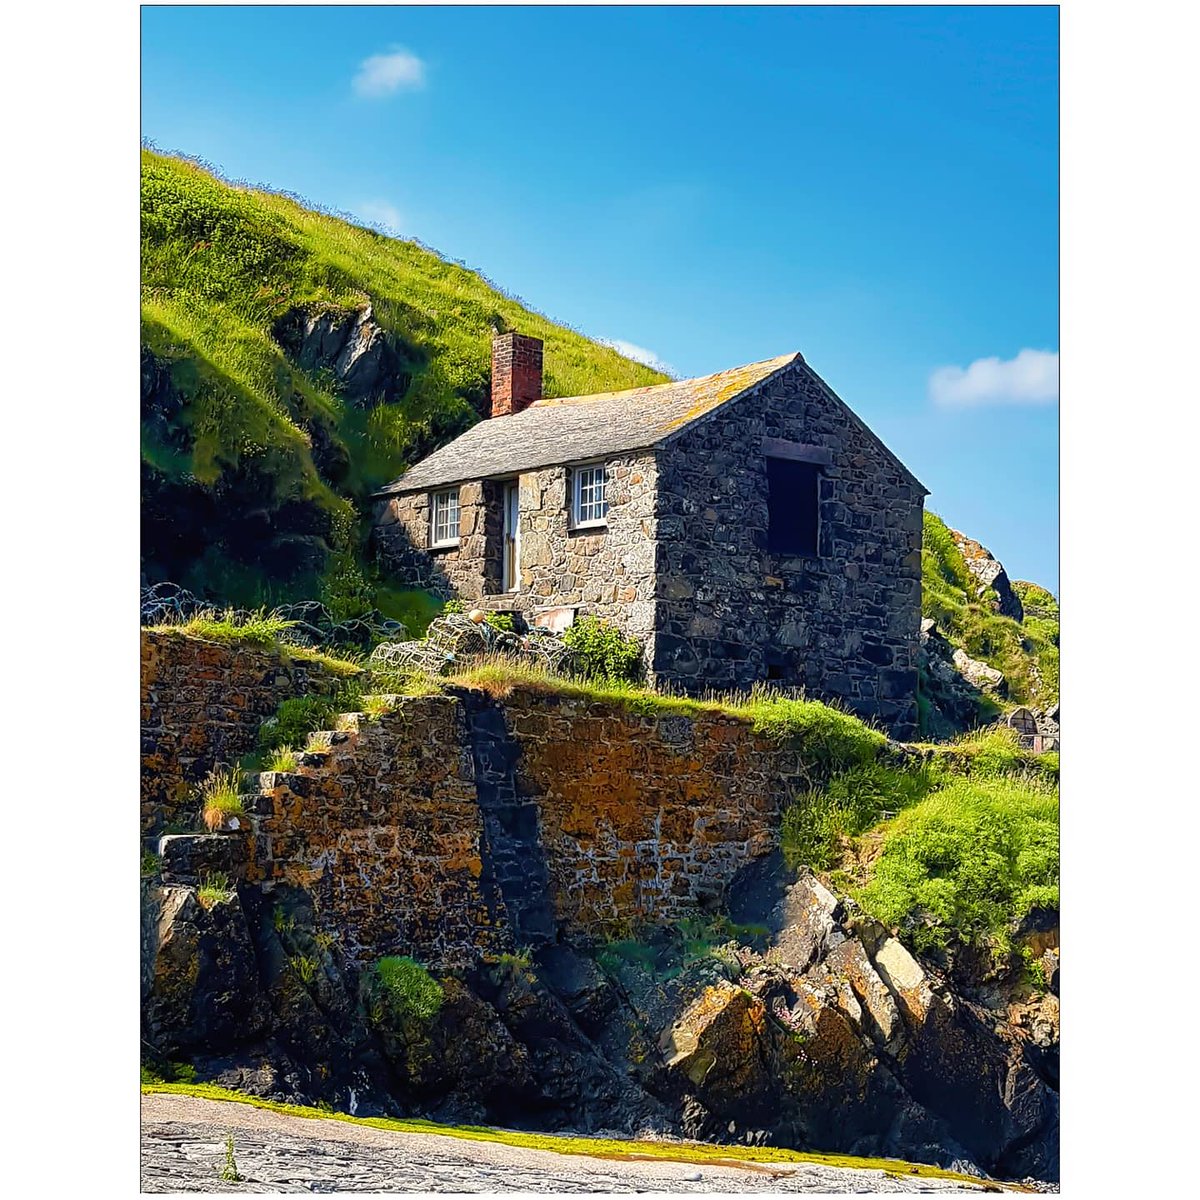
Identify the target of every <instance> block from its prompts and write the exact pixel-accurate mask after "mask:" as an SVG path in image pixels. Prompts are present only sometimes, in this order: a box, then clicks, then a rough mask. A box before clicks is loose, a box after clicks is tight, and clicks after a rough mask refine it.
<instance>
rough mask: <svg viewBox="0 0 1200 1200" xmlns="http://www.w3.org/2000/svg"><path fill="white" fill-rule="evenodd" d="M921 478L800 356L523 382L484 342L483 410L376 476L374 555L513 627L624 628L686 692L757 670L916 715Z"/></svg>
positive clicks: (509, 345)
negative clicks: (607, 382) (644, 379)
mask: <svg viewBox="0 0 1200 1200" xmlns="http://www.w3.org/2000/svg"><path fill="white" fill-rule="evenodd" d="M927 494H928V492H927V489H926V488H924V487H923V486H922V485H921V483H920V482H919V481H918V480H917V479H916V478H915V477H914V476H913V475H912V473H911V472H910V471H909V470H908V469H907V468H906V467H905V466H904V464H903V463H901V462H900V460H899V459H898V458H897V457H896V456H895V455H894V454H893V453H892V452H891V451H890V450H889V449H888V448H887V447H886V446H885V445H884V444H883V443H882V442H881V441H880V440H879V439H878V438H877V437H876V436H875V435H874V434H873V433H872V432H871V431H870V429H868V428H867V426H866V425H865V424H863V422H862V421H861V420H859V418H858V417H856V416H855V415H854V413H853V412H851V411H850V409H849V408H847V406H846V405H845V404H844V403H843V402H842V401H841V400H840V399H839V398H838V397H837V396H836V395H834V393H833V391H832V390H831V389H830V388H829V386H828V385H827V384H826V383H825V382H824V381H823V380H822V379H821V378H820V377H819V376H818V375H817V374H816V373H815V372H814V371H813V370H812V369H811V368H810V367H809V366H808V365H807V364H806V363H805V361H804V359H803V358H802V357H801V356H800V355H799V354H785V355H783V356H781V357H779V358H772V359H768V360H767V361H765V362H758V363H751V364H749V365H748V366H744V367H736V368H734V369H733V370H730V371H722V372H720V373H718V374H716V375H709V376H706V377H704V378H701V379H686V380H680V381H678V382H674V383H663V384H657V385H654V386H652V387H641V388H634V389H632V390H630V391H624V392H605V393H600V394H597V395H591V396H568V397H543V395H542V343H541V342H540V341H539V340H538V339H536V338H531V337H524V336H522V335H520V334H516V333H506V334H503V335H501V336H498V337H497V338H496V339H495V341H494V343H493V351H492V415H491V417H490V419H488V420H485V421H481V422H480V423H479V424H477V425H476V426H474V428H472V429H470V430H468V431H467V432H466V433H464V434H462V435H461V436H460V437H458V438H456V439H455V440H454V441H452V442H450V443H449V444H448V445H446V446H443V447H442V448H441V449H440V450H437V451H435V452H434V453H433V454H431V455H429V456H428V457H427V458H425V459H423V460H421V461H420V462H418V463H417V464H415V465H414V466H413V467H412V468H411V469H410V470H408V471H406V472H405V473H404V474H403V475H402V476H401V477H400V478H399V479H397V480H395V481H394V482H393V483H391V484H389V485H388V486H387V487H385V488H384V489H382V491H380V492H379V493H377V496H376V500H377V502H378V506H377V509H376V514H375V540H376V545H377V549H378V553H379V557H380V560H381V562H382V564H383V565H384V566H385V567H386V568H387V569H388V570H389V571H391V572H394V573H395V574H396V575H397V576H398V577H400V578H402V579H404V580H405V581H406V582H409V583H412V584H416V585H418V586H422V587H426V588H429V589H431V590H432V591H434V592H436V593H438V594H440V595H442V596H444V597H447V598H449V597H453V596H457V597H461V598H463V599H464V600H467V601H469V602H471V603H472V604H475V605H478V606H479V607H481V608H484V609H488V610H499V611H504V612H511V613H513V614H515V615H516V616H517V617H518V618H519V619H521V620H524V621H525V622H527V623H528V624H546V625H551V626H554V627H562V625H564V624H566V623H569V622H570V621H571V620H573V619H574V617H575V615H577V614H594V615H597V616H600V617H603V618H606V619H608V620H610V621H613V622H615V623H616V624H617V625H618V626H620V627H621V628H622V629H623V630H624V631H625V632H626V633H627V634H631V635H633V636H635V637H637V638H638V639H640V640H641V642H642V644H643V647H644V653H645V661H646V669H647V675H648V677H649V679H650V680H651V681H653V682H656V683H660V684H661V683H667V684H669V685H671V686H673V687H675V688H678V689H680V690H683V691H685V692H688V693H692V694H696V693H700V692H704V691H705V690H708V689H718V690H725V689H731V688H745V687H748V686H750V685H752V684H755V683H758V682H766V681H773V682H777V683H778V684H779V685H780V686H782V687H802V688H804V690H805V692H806V694H807V695H809V696H813V697H816V698H820V699H824V700H832V701H839V702H841V703H843V704H845V705H847V706H848V707H850V708H852V709H853V710H855V711H856V712H858V713H860V714H862V715H864V716H868V717H872V718H875V719H877V720H878V721H879V722H880V723H881V724H882V725H884V726H886V727H888V728H890V729H891V730H892V731H893V732H895V733H896V734H897V735H900V736H904V735H906V734H910V733H912V732H913V731H914V729H915V726H916V681H917V646H918V639H919V628H920V619H921V611H920V610H921V523H922V507H923V503H924V497H925V496H926V495H927Z"/></svg>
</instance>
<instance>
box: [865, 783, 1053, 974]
mask: <svg viewBox="0 0 1200 1200" xmlns="http://www.w3.org/2000/svg"><path fill="white" fill-rule="evenodd" d="M1058 880H1059V859H1058V791H1057V789H1056V788H1055V787H1054V786H1053V785H1051V784H1049V783H1046V782H1043V781H1041V780H1037V779H1034V778H1031V777H1028V776H1023V777H1022V776H996V777H993V778H976V777H974V776H972V777H969V778H959V779H955V780H953V781H952V782H951V783H949V784H948V785H947V786H945V787H943V788H940V789H939V790H938V791H936V792H934V793H932V794H931V795H930V796H928V797H926V798H925V799H924V800H922V801H921V802H920V803H919V804H917V805H915V806H914V807H912V808H910V809H908V810H906V811H905V812H902V813H900V815H899V816H898V817H896V819H895V820H894V821H891V822H889V824H888V826H887V827H886V829H885V833H884V839H883V846H882V849H881V851H880V853H879V855H878V857H877V858H876V859H875V860H874V862H873V863H872V866H871V878H870V880H869V882H868V883H867V884H866V885H865V886H864V887H862V888H861V889H859V890H858V892H857V896H856V898H857V899H858V902H859V903H860V904H861V905H862V907H863V909H864V910H865V911H866V912H868V913H869V914H871V915H872V916H874V917H876V918H878V919H879V920H880V921H882V922H883V923H884V924H885V925H889V926H892V927H898V928H899V929H900V930H901V931H902V934H903V936H904V939H905V940H906V941H908V942H909V943H910V944H911V945H912V946H913V947H914V948H915V949H917V950H919V951H928V950H933V949H936V948H945V947H948V946H950V945H952V944H954V943H961V944H966V945H975V946H987V947H990V948H991V949H992V950H993V951H995V952H996V953H997V954H1000V953H1006V952H1007V951H1008V950H1009V949H1010V932H1011V929H1012V927H1013V924H1014V923H1015V922H1016V921H1017V920H1019V919H1020V918H1021V917H1023V916H1024V915H1025V914H1027V913H1028V912H1030V911H1031V910H1032V909H1034V908H1057V907H1058Z"/></svg>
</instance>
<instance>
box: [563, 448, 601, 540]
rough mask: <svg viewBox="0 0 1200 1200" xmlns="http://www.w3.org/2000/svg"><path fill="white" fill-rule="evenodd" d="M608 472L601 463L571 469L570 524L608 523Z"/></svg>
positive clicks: (579, 526)
mask: <svg viewBox="0 0 1200 1200" xmlns="http://www.w3.org/2000/svg"><path fill="white" fill-rule="evenodd" d="M607 487H608V473H607V472H606V471H605V469H604V464H603V463H595V464H593V465H590V466H586V467H575V468H574V469H573V470H572V471H571V526H572V527H573V528H575V529H581V528H586V527H587V526H589V525H607V524H608V495H607Z"/></svg>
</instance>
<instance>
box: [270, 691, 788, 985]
mask: <svg viewBox="0 0 1200 1200" xmlns="http://www.w3.org/2000/svg"><path fill="white" fill-rule="evenodd" d="M805 782H806V777H805V774H804V765H803V762H802V761H801V758H800V756H799V754H798V753H797V752H796V750H795V748H794V747H788V746H781V745H779V744H778V743H775V742H772V741H770V740H769V739H767V738H765V737H763V736H762V735H759V734H757V733H755V732H754V731H753V729H752V728H751V727H750V726H749V724H748V723H746V722H745V721H740V720H737V719H735V718H732V717H726V716H721V715H718V714H712V715H709V714H705V715H702V716H699V717H695V718H693V717H689V716H642V715H638V714H635V713H632V712H629V711H626V710H624V709H622V708H620V707H618V706H614V705H605V704H594V703H591V702H588V701H585V700H578V699H571V698H565V697H560V696H546V695H538V694H531V693H527V692H517V693H514V694H513V695H512V696H510V697H508V698H507V699H506V700H504V701H503V702H501V703H497V702H494V701H491V700H489V699H488V698H487V697H485V696H483V695H482V694H481V693H478V692H467V691H465V690H464V691H461V692H457V693H456V694H453V695H445V696H441V695H439V696H423V697H412V698H408V699H405V700H402V701H401V702H400V704H399V707H398V708H397V709H396V710H395V711H393V712H391V713H388V714H386V715H384V716H383V717H381V718H379V719H378V720H375V721H370V720H368V719H367V718H366V717H359V718H356V719H355V720H354V721H352V722H351V723H350V726H349V727H348V728H347V729H346V730H345V731H343V732H339V733H338V734H336V735H335V736H334V740H333V743H332V744H331V746H330V748H329V749H328V751H322V752H319V753H316V754H306V755H304V756H303V758H302V760H301V763H300V766H299V767H298V769H297V771H296V772H293V773H288V774H266V775H264V776H262V778H261V787H262V795H261V797H260V800H259V804H258V811H257V814H256V815H255V818H254V822H253V824H254V826H255V833H254V835H253V837H252V846H251V860H252V861H251V866H250V869H249V879H250V880H251V881H252V882H255V881H256V882H262V883H266V882H269V881H275V882H278V883H286V884H291V885H295V886H300V887H304V888H306V889H307V890H309V891H310V892H311V893H312V894H313V895H314V897H315V898H316V900H317V908H318V912H319V913H321V914H322V915H323V920H324V921H325V923H326V924H327V926H328V927H329V928H330V929H331V930H334V931H336V932H338V933H339V934H341V935H342V936H343V937H344V939H345V941H346V945H347V947H348V948H349V949H350V950H351V951H352V953H353V954H354V955H355V956H356V957H359V958H368V959H369V958H374V957H378V956H381V955H384V954H414V955H415V956H416V957H418V958H420V959H422V960H424V961H426V962H431V963H439V964H452V963H459V962H463V961H466V960H468V959H470V958H472V957H474V956H475V955H477V954H479V953H480V952H498V951H510V950H512V949H514V948H515V947H516V946H520V945H537V944H541V943H543V942H546V941H550V940H554V939H555V938H556V937H558V936H560V935H564V934H565V935H568V936H569V935H570V934H572V933H583V934H587V935H592V936H621V935H625V934H628V933H629V932H630V931H632V930H633V929H635V928H636V927H637V926H639V925H641V924H643V923H667V924H669V923H671V922H674V921H678V920H681V919H683V918H685V917H688V916H692V915H695V914H696V913H698V912H700V911H702V910H704V909H705V908H710V907H712V906H714V905H715V904H716V903H717V902H718V901H719V900H720V899H721V897H722V895H723V893H724V890H725V887H726V886H727V884H728V883H729V881H730V880H731V878H732V877H733V875H734V874H735V873H736V872H737V871H738V869H739V868H740V867H742V866H744V865H745V864H746V863H747V862H748V861H750V860H751V859H752V858H755V857H757V856H758V855H761V854H765V853H767V852H768V851H769V850H770V849H771V848H772V847H773V846H774V844H775V841H776V838H777V832H778V823H779V814H780V812H781V810H782V808H783V806H784V805H785V804H786V802H787V800H788V799H789V798H790V796H791V795H792V794H794V792H795V791H796V790H798V789H799V788H801V787H803V786H804V784H805Z"/></svg>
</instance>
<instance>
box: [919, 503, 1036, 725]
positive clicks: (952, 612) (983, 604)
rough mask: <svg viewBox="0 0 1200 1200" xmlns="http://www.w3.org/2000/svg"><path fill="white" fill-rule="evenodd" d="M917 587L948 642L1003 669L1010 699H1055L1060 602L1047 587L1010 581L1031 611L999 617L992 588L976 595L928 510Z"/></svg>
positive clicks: (962, 565)
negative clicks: (1017, 617)
mask: <svg viewBox="0 0 1200 1200" xmlns="http://www.w3.org/2000/svg"><path fill="white" fill-rule="evenodd" d="M921 589H922V593H921V594H922V599H921V610H922V613H923V615H924V616H926V617H932V618H933V620H934V621H935V622H936V624H937V627H938V629H939V631H940V632H941V633H942V635H943V636H944V637H946V638H948V639H949V640H950V642H951V643H952V644H954V645H955V646H960V647H962V649H963V650H965V651H966V652H967V653H968V654H969V655H970V656H971V657H972V658H977V659H980V660H982V661H983V662H986V663H987V664H988V665H989V666H992V667H995V668H996V669H997V670H999V671H1003V672H1004V676H1005V678H1006V680H1007V681H1008V698H1009V699H1010V700H1011V701H1013V702H1015V703H1018V704H1038V705H1041V706H1043V707H1046V706H1048V705H1050V704H1052V703H1053V702H1054V701H1056V700H1057V699H1058V602H1057V601H1056V600H1055V599H1054V597H1053V596H1052V595H1051V594H1050V593H1049V592H1048V591H1046V589H1045V588H1041V587H1038V586H1037V585H1036V584H1030V583H1021V584H1014V585H1013V590H1014V591H1015V592H1016V593H1017V595H1018V597H1020V598H1022V603H1024V599H1023V597H1025V596H1029V597H1030V600H1031V609H1030V611H1027V612H1026V616H1025V620H1024V621H1020V622H1018V621H1014V620H1013V619H1012V618H1011V617H1003V616H1000V615H999V613H997V612H995V611H994V609H993V607H992V605H993V603H994V601H995V594H994V593H993V592H992V591H991V589H988V591H987V592H986V593H985V594H984V595H982V596H980V595H979V594H978V581H977V580H976V579H975V577H974V576H973V575H972V574H971V572H970V569H969V568H968V566H967V561H966V559H965V558H964V557H963V555H962V552H961V551H960V550H959V548H958V546H957V545H956V544H955V542H954V538H953V536H952V535H951V532H950V529H949V528H948V527H947V525H946V523H945V522H944V521H943V520H942V519H941V518H940V517H938V516H937V515H936V514H934V513H931V512H926V513H925V528H924V548H923V550H922V553H921ZM993 713H994V708H991V709H989V711H988V712H986V713H984V714H981V715H983V716H990V715H993Z"/></svg>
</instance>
